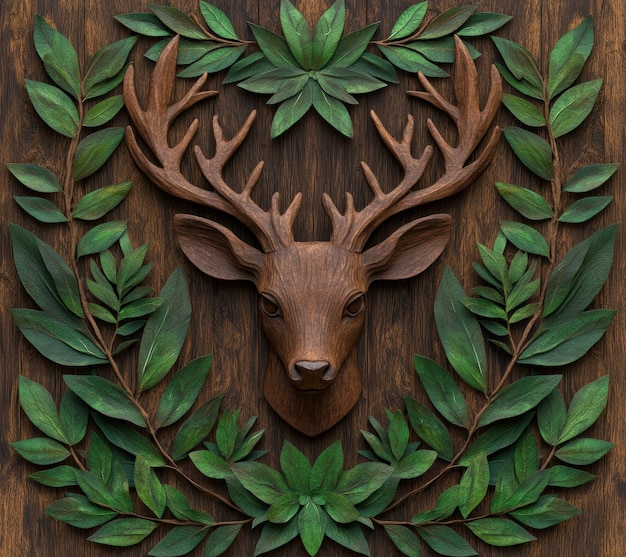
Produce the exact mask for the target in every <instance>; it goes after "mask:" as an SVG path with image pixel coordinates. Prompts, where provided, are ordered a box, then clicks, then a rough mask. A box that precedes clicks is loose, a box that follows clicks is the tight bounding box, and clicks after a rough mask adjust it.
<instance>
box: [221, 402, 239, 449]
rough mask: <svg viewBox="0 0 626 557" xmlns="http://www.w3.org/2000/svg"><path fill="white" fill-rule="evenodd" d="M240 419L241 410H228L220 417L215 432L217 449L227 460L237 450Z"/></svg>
mask: <svg viewBox="0 0 626 557" xmlns="http://www.w3.org/2000/svg"><path fill="white" fill-rule="evenodd" d="M238 418H239V410H237V411H236V412H231V411H230V410H226V411H225V412H223V413H222V415H221V416H220V419H219V422H218V424H217V429H216V430H215V442H216V443H217V448H218V449H219V451H220V453H221V454H222V456H223V457H224V458H225V459H227V460H228V459H229V458H230V457H231V456H232V455H233V452H234V450H235V443H236V441H237V432H238V428H237V419H238Z"/></svg>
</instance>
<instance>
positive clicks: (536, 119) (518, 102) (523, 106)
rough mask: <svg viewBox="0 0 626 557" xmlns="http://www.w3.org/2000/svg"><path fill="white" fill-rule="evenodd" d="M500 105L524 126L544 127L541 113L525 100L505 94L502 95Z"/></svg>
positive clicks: (544, 121) (544, 122) (544, 120)
mask: <svg viewBox="0 0 626 557" xmlns="http://www.w3.org/2000/svg"><path fill="white" fill-rule="evenodd" d="M502 104H504V106H506V107H507V108H508V109H509V111H510V112H511V114H513V116H515V118H517V119H518V120H519V121H520V122H521V123H522V124H524V125H526V126H531V127H533V128H540V127H543V126H545V125H546V119H545V118H544V117H543V114H542V113H541V111H540V110H539V109H538V108H537V107H536V106H535V105H534V104H532V103H531V102H528V101H527V100H525V99H522V98H520V97H517V96H515V95H510V94H508V93H505V94H504V95H502Z"/></svg>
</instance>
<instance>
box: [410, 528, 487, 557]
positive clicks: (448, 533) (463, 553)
mask: <svg viewBox="0 0 626 557" xmlns="http://www.w3.org/2000/svg"><path fill="white" fill-rule="evenodd" d="M417 532H418V534H419V536H420V538H422V539H423V540H424V541H425V542H426V544H427V545H428V546H429V547H430V548H431V549H433V550H434V551H435V552H437V553H439V554H440V555H449V556H451V557H469V556H471V555H478V553H476V551H474V548H472V546H471V545H470V544H469V543H467V542H466V541H465V540H464V539H463V538H462V537H461V536H460V535H459V534H457V533H456V532H455V531H454V530H453V529H452V528H450V527H449V526H443V525H438V524H436V525H434V526H422V527H418V528H417Z"/></svg>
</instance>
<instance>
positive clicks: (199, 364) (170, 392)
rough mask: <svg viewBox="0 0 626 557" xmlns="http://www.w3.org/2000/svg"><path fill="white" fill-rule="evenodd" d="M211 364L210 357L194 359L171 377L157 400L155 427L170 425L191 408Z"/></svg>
mask: <svg viewBox="0 0 626 557" xmlns="http://www.w3.org/2000/svg"><path fill="white" fill-rule="evenodd" d="M211 363H212V357H211V356H204V357H202V358H196V359H195V360H193V361H191V362H189V363H188V364H187V365H185V367H183V368H182V369H181V370H180V371H179V372H178V373H176V375H174V377H172V379H171V381H170V382H169V383H168V385H167V387H166V388H165V391H164V392H163V394H162V395H161V398H160V400H159V406H158V408H157V411H156V416H155V418H154V425H155V427H157V428H161V427H167V426H168V425H172V424H173V423H175V422H177V421H178V420H179V419H180V418H182V416H183V415H184V414H185V413H186V412H187V411H188V410H189V409H190V408H191V407H192V405H193V404H194V402H195V401H196V399H197V398H198V395H199V394H200V390H201V389H202V386H203V385H204V383H205V381H206V378H207V376H208V375H209V371H210V369H211Z"/></svg>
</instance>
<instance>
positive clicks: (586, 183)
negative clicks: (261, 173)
mask: <svg viewBox="0 0 626 557" xmlns="http://www.w3.org/2000/svg"><path fill="white" fill-rule="evenodd" d="M7 166H8V165H7ZM619 167H620V165H619V164H590V165H588V166H583V167H582V168H579V169H578V170H577V171H576V172H575V173H574V176H572V177H571V178H570V179H569V181H568V182H567V184H566V185H565V188H564V190H565V191H568V192H571V193H586V192H588V191H591V190H594V189H596V188H598V187H600V186H601V185H602V184H604V183H605V182H606V181H607V180H608V179H609V178H610V177H611V176H613V174H615V171H616V170H617V169H618V168H619ZM18 179H19V178H18Z"/></svg>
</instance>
